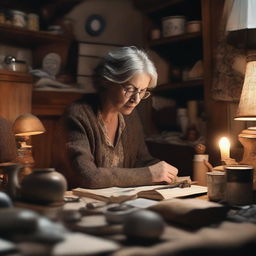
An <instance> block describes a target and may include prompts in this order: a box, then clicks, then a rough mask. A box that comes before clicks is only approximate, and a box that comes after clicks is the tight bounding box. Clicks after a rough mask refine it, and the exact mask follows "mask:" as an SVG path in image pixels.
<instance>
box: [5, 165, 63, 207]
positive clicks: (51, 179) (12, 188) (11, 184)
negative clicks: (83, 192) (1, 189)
mask: <svg viewBox="0 0 256 256" xmlns="http://www.w3.org/2000/svg"><path fill="white" fill-rule="evenodd" d="M21 169H22V166H21V165H19V164H11V165H8V166H5V168H4V171H5V173H6V174H7V176H8V183H7V188H6V190H7V194H8V195H9V196H10V197H11V198H12V199H17V198H21V199H22V200H26V201H31V202H35V203H53V202H61V201H63V197H64V193H65V191H66V190H67V181H66V179H65V177H64V176H63V175H62V174H61V173H59V172H56V171H55V169H53V168H43V169H34V170H33V172H32V173H30V174H29V175H27V176H25V177H24V178H23V180H22V181H21V184H20V183H19V181H18V173H19V171H20V170H21Z"/></svg>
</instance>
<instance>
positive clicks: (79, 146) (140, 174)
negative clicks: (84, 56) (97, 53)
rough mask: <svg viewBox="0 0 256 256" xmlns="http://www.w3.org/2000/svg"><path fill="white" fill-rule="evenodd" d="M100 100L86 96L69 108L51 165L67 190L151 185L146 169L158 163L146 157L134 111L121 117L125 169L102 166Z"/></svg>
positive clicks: (59, 130)
mask: <svg viewBox="0 0 256 256" xmlns="http://www.w3.org/2000/svg"><path fill="white" fill-rule="evenodd" d="M98 104H99V99H98V97H97V96H96V95H87V96H85V97H83V98H82V99H81V100H79V101H77V102H75V103H73V104H71V105H70V106H69V107H68V109H67V110H66V112H65V114H64V115H63V117H62V118H61V120H60V122H59V124H58V126H57V128H56V136H55V138H54V144H53V148H54V149H53V165H54V167H55V168H56V170H57V171H59V172H62V173H63V174H64V176H65V177H66V178H67V181H68V183H69V187H70V188H73V187H86V188H102V187H111V186H120V187H126V186H137V185H149V184H152V177H151V174H150V171H149V168H148V167H147V166H149V165H151V164H154V163H156V162H158V161H159V160H157V159H154V158H152V157H151V156H150V154H149V153H148V150H147V147H146V145H145V142H144V135H143V129H142V126H141V122H140V119H139V117H138V114H137V113H136V111H133V113H132V114H130V115H128V116H124V119H125V123H126V127H125V129H124V131H123V133H122V137H121V139H122V143H123V147H124V168H117V167H114V168H108V166H103V164H102V162H103V160H102V159H103V155H102V154H103V152H102V143H103V142H102V135H101V132H100V127H99V124H98V121H97V113H98V110H99V109H98Z"/></svg>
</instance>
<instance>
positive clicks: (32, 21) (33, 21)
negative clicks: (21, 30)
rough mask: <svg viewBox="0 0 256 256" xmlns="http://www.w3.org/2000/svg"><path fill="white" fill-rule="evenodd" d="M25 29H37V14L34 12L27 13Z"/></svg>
mask: <svg viewBox="0 0 256 256" xmlns="http://www.w3.org/2000/svg"><path fill="white" fill-rule="evenodd" d="M27 29H29V30H34V31H38V30H39V16H38V15H37V14H36V13H29V14H28V15H27Z"/></svg>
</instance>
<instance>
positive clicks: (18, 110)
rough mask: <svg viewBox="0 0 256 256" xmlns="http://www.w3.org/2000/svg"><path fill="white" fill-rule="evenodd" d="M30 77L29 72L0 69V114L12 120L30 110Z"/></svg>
mask: <svg viewBox="0 0 256 256" xmlns="http://www.w3.org/2000/svg"><path fill="white" fill-rule="evenodd" d="M31 97H32V77H31V75H29V74H25V73H20V72H11V71H5V70H0V116H2V117H4V118H6V119H8V120H9V121H11V122H13V121H14V120H15V119H16V118H17V117H18V116H19V115H21V114H24V113H30V112H31Z"/></svg>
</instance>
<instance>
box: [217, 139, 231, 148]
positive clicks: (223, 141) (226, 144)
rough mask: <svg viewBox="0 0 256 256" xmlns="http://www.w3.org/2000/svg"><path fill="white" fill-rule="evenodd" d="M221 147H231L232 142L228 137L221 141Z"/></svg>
mask: <svg viewBox="0 0 256 256" xmlns="http://www.w3.org/2000/svg"><path fill="white" fill-rule="evenodd" d="M219 146H220V148H227V147H230V142H229V140H228V138H227V137H222V138H221V139H220V141H219Z"/></svg>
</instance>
